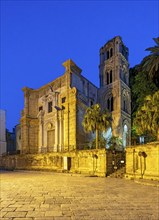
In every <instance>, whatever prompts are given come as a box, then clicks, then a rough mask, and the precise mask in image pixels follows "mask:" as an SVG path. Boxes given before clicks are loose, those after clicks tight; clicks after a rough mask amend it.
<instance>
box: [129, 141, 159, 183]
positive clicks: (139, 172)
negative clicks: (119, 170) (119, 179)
mask: <svg viewBox="0 0 159 220" xmlns="http://www.w3.org/2000/svg"><path fill="white" fill-rule="evenodd" d="M126 177H127V178H144V179H153V180H159V142H154V143H149V144H144V145H139V146H133V147H127V148H126Z"/></svg>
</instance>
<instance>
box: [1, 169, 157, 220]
mask: <svg viewBox="0 0 159 220" xmlns="http://www.w3.org/2000/svg"><path fill="white" fill-rule="evenodd" d="M0 175H1V179H0V187H1V188H0V195H1V199H0V201H1V205H0V211H1V219H3V220H61V219H62V220H75V219H76V220H81V219H85V220H87V219H88V220H90V219H92V220H93V219H94V220H105V219H107V220H125V219H128V220H158V219H159V211H158V210H159V191H158V189H159V188H158V187H157V186H152V185H143V184H138V183H136V182H134V181H131V180H124V179H116V178H100V177H86V176H80V175H70V174H58V173H52V172H35V171H34V172H32V171H30V172H29V171H14V172H1V174H0Z"/></svg>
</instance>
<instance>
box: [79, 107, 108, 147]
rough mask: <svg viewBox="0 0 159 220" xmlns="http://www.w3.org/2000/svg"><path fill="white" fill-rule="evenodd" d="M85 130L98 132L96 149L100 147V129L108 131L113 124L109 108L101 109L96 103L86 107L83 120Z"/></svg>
mask: <svg viewBox="0 0 159 220" xmlns="http://www.w3.org/2000/svg"><path fill="white" fill-rule="evenodd" d="M82 125H83V127H84V130H85V132H88V133H89V132H96V149H98V139H99V131H101V132H102V131H106V130H107V129H108V128H109V127H110V125H111V115H110V113H109V112H108V111H107V110H104V111H101V108H100V105H99V104H95V105H92V106H91V107H89V108H87V109H86V113H85V115H84V119H83V122H82Z"/></svg>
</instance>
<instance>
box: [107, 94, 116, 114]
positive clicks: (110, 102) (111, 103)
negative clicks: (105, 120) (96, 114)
mask: <svg viewBox="0 0 159 220" xmlns="http://www.w3.org/2000/svg"><path fill="white" fill-rule="evenodd" d="M107 109H108V110H109V111H111V112H112V111H114V99H113V97H111V98H108V99H107Z"/></svg>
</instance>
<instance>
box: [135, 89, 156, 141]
mask: <svg viewBox="0 0 159 220" xmlns="http://www.w3.org/2000/svg"><path fill="white" fill-rule="evenodd" d="M134 125H135V126H136V131H137V133H138V134H139V135H140V134H143V133H144V132H146V131H149V132H150V133H151V134H153V135H155V136H157V140H158V141H159V90H158V91H157V92H155V93H154V95H148V96H146V98H145V102H144V105H143V106H142V107H141V108H140V109H139V110H138V111H137V113H136V117H135V120H134Z"/></svg>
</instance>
